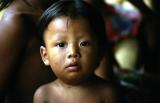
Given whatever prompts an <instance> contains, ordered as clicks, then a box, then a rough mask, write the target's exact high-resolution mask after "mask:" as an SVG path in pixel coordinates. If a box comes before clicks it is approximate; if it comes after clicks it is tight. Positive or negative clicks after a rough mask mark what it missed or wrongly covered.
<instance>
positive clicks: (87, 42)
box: [80, 41, 90, 47]
mask: <svg viewBox="0 0 160 103" xmlns="http://www.w3.org/2000/svg"><path fill="white" fill-rule="evenodd" d="M89 45H90V42H89V41H83V42H81V43H80V46H81V47H85V46H89Z"/></svg>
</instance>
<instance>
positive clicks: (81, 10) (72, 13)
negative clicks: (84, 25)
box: [38, 0, 108, 54]
mask: <svg viewBox="0 0 160 103" xmlns="http://www.w3.org/2000/svg"><path fill="white" fill-rule="evenodd" d="M60 16H66V17H69V18H71V19H72V18H77V17H83V18H84V19H85V20H86V21H88V23H89V25H90V27H91V30H93V37H94V38H95V39H96V40H97V41H98V43H99V49H101V51H103V53H102V54H104V52H105V51H106V48H107V46H108V45H107V41H106V40H107V38H106V32H105V25H104V21H103V17H102V16H101V13H100V12H99V11H97V9H95V8H94V7H93V6H92V5H90V4H88V3H86V2H84V1H82V0H64V1H58V2H56V3H54V4H52V5H51V6H50V7H49V8H48V9H47V10H46V11H45V12H44V13H43V14H42V16H41V18H40V19H39V23H38V30H39V37H40V40H41V44H42V45H45V44H44V40H43V33H44V31H45V29H46V28H47V25H48V24H49V22H50V21H52V20H53V19H55V18H57V17H60Z"/></svg>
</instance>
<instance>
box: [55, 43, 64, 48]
mask: <svg viewBox="0 0 160 103" xmlns="http://www.w3.org/2000/svg"><path fill="white" fill-rule="evenodd" d="M56 46H58V47H61V48H62V47H64V46H65V44H64V43H57V44H56Z"/></svg>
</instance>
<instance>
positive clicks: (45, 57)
mask: <svg viewBox="0 0 160 103" xmlns="http://www.w3.org/2000/svg"><path fill="white" fill-rule="evenodd" d="M40 54H41V58H42V60H43V63H44V64H45V65H46V66H49V60H48V55H47V51H46V48H45V47H44V46H41V47H40Z"/></svg>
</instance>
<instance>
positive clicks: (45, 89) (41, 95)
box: [33, 84, 51, 103]
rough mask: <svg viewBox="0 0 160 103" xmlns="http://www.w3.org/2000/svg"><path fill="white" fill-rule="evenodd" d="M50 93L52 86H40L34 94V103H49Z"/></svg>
mask: <svg viewBox="0 0 160 103" xmlns="http://www.w3.org/2000/svg"><path fill="white" fill-rule="evenodd" d="M50 91H51V86H50V84H45V85H42V86H40V87H39V88H38V89H37V90H36V91H35V93H34V98H33V103H46V102H47V101H48V97H49V95H50Z"/></svg>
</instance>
